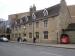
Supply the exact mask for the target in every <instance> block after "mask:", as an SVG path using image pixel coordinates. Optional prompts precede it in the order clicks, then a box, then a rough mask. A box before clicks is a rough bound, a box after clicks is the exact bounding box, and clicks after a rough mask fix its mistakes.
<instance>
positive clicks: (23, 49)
mask: <svg viewBox="0 0 75 56" xmlns="http://www.w3.org/2000/svg"><path fill="white" fill-rule="evenodd" d="M0 56H75V49H64V48H54V47H43V46H35V45H26V44H20V43H9V42H0Z"/></svg>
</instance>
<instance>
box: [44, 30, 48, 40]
mask: <svg viewBox="0 0 75 56" xmlns="http://www.w3.org/2000/svg"><path fill="white" fill-rule="evenodd" d="M44 39H48V31H44Z"/></svg>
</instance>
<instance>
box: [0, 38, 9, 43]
mask: <svg viewBox="0 0 75 56" xmlns="http://www.w3.org/2000/svg"><path fill="white" fill-rule="evenodd" d="M0 42H8V39H7V38H6V37H0Z"/></svg>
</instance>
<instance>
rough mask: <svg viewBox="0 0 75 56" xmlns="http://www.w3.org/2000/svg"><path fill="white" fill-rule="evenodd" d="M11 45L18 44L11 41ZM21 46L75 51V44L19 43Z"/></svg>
mask: <svg viewBox="0 0 75 56" xmlns="http://www.w3.org/2000/svg"><path fill="white" fill-rule="evenodd" d="M10 42H11V43H17V42H15V41H10ZM19 43H20V44H27V45H35V46H44V47H55V48H66V49H75V44H47V43H46V44H45V43H30V42H19Z"/></svg>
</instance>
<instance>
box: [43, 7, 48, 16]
mask: <svg viewBox="0 0 75 56" xmlns="http://www.w3.org/2000/svg"><path fill="white" fill-rule="evenodd" d="M43 14H44V16H48V11H47V9H46V8H45V9H44V11H43Z"/></svg>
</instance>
